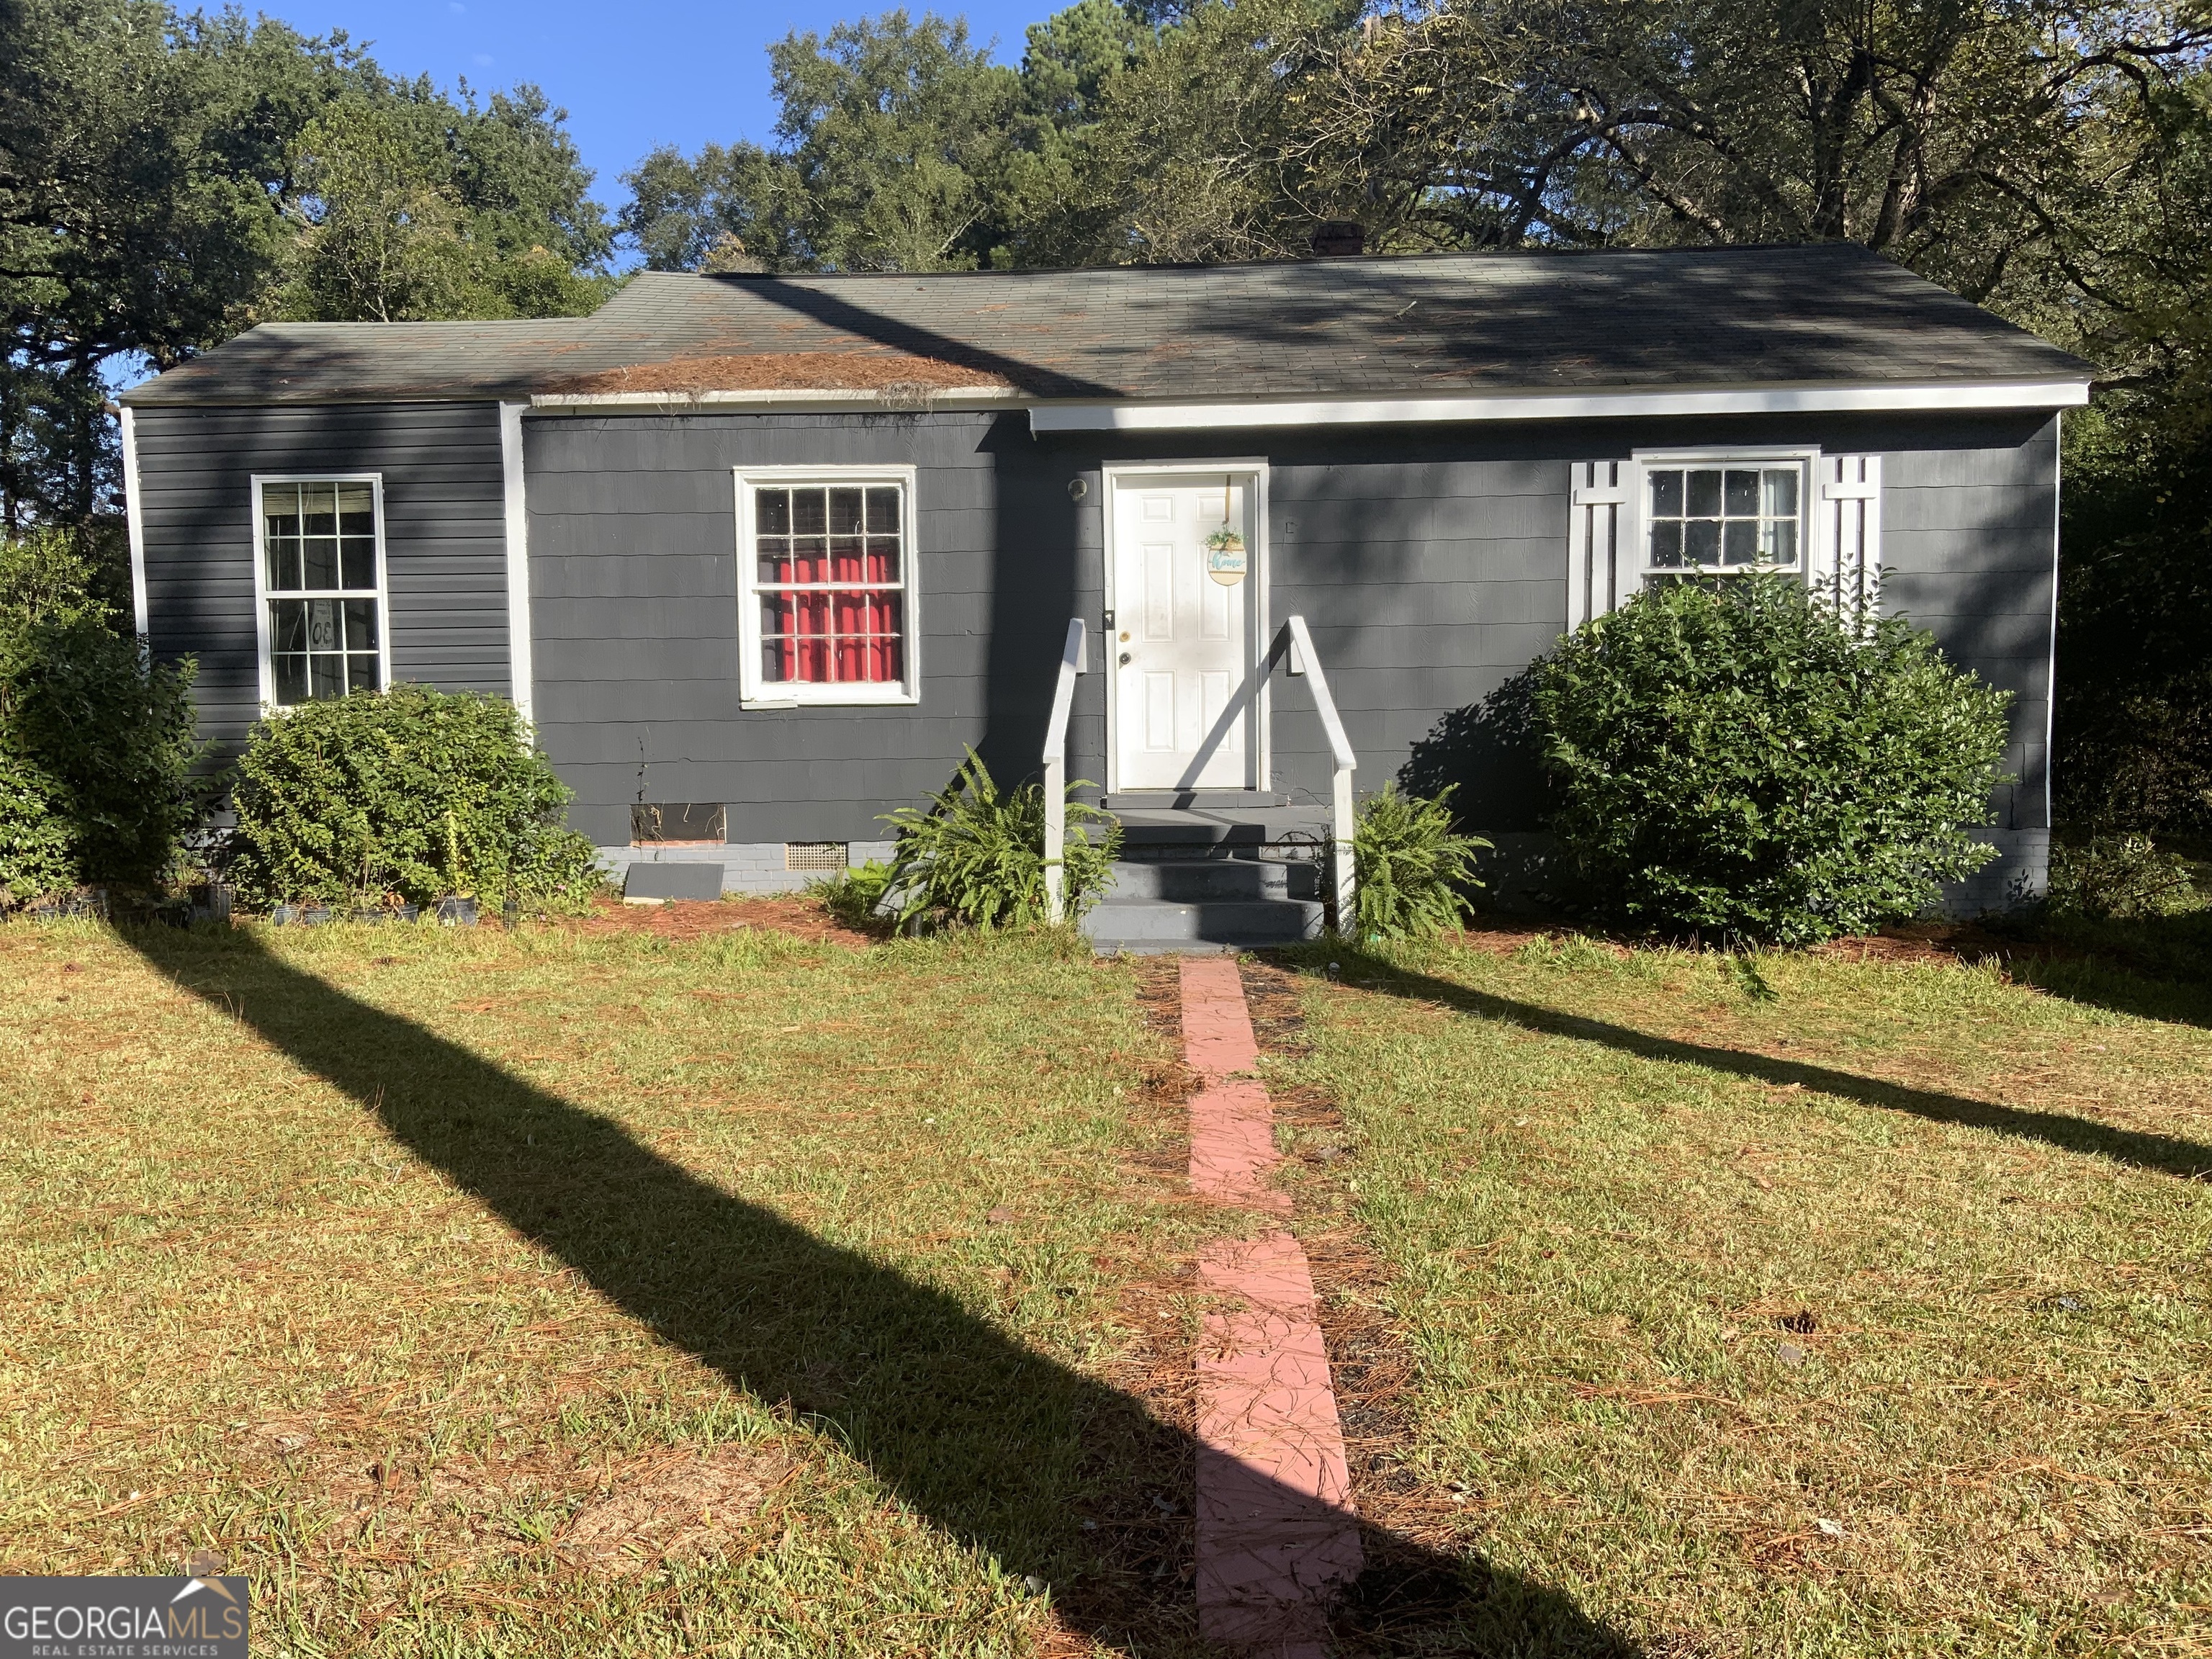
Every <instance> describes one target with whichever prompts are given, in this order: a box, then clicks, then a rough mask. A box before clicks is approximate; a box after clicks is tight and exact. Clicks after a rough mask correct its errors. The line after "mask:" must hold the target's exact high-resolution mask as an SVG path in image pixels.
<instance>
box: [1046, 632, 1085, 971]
mask: <svg viewBox="0 0 2212 1659" xmlns="http://www.w3.org/2000/svg"><path fill="white" fill-rule="evenodd" d="M1084 637H1085V635H1084V627H1083V618H1082V617H1069V618H1068V619H1067V643H1066V645H1065V646H1063V647H1061V648H1060V684H1058V685H1056V686H1055V687H1054V688H1053V693H1052V718H1051V719H1049V720H1047V721H1046V722H1045V728H1044V908H1045V918H1046V920H1047V921H1050V922H1051V923H1052V925H1053V926H1054V927H1058V926H1060V923H1061V922H1063V921H1066V920H1067V720H1068V716H1069V715H1070V714H1073V713H1074V711H1075V677H1076V676H1077V675H1078V674H1080V673H1082V672H1083V671H1084V670H1085V663H1084V660H1083V659H1084V654H1085V653H1084Z"/></svg>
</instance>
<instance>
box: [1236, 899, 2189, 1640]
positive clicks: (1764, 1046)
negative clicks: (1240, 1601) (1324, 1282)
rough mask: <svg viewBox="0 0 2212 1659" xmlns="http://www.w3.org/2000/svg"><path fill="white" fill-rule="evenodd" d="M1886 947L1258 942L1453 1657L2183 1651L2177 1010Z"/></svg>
mask: <svg viewBox="0 0 2212 1659" xmlns="http://www.w3.org/2000/svg"><path fill="white" fill-rule="evenodd" d="M1902 943H1904V944H1905V945H1906V946H1907V948H1905V949H1904V950H1899V951H1879V952H1877V951H1866V952H1863V953H1852V952H1848V951H1827V952H1822V953H1814V954H1806V955H1802V956H1785V955H1766V956H1761V957H1755V958H1752V959H1750V960H1748V961H1743V960H1735V959H1730V958H1727V957H1717V956H1710V955H1700V954H1699V953H1697V952H1694V951H1663V950H1638V949H1630V948H1625V947H1621V946H1619V945H1611V944H1607V943H1606V942H1603V941H1593V940H1589V939H1577V938H1571V937H1570V938H1557V937H1547V936H1541V935H1534V934H1521V935H1517V936H1505V937H1501V936H1500V935H1498V934H1496V933H1492V934H1490V935H1487V936H1486V937H1481V938H1476V939H1459V940H1451V941H1446V942H1443V943H1440V944H1438V945H1433V946H1425V947H1424V946H1407V947H1401V948H1398V949H1395V950H1391V951H1355V950H1353V949H1352V948H1350V947H1348V946H1341V945H1340V946H1335V947H1323V948H1316V949H1314V950H1310V951H1295V952H1288V953H1285V955H1284V956H1283V957H1280V958H1279V962H1280V963H1281V965H1282V966H1283V967H1284V968H1285V969H1287V970H1288V971H1289V972H1290V973H1291V975H1292V976H1293V978H1294V980H1295V989H1296V993H1297V1003H1296V1006H1295V1010H1294V1012H1293V1013H1292V1014H1291V1018H1295V1019H1297V1020H1299V1021H1302V1022H1303V1023H1302V1024H1300V1025H1299V1026H1297V1028H1296V1033H1297V1036H1299V1037H1300V1038H1301V1039H1303V1041H1304V1042H1305V1044H1306V1045H1307V1050H1308V1051H1307V1052H1306V1053H1304V1054H1297V1053H1295V1052H1285V1053H1283V1054H1279V1056H1278V1055H1271V1057H1270V1060H1269V1063H1268V1072H1269V1086H1270V1088H1271V1090H1272V1091H1274V1092H1275V1093H1276V1095H1277V1097H1278V1099H1279V1101H1280V1102H1283V1103H1285V1105H1284V1110H1285V1114H1286V1115H1288V1116H1290V1117H1291V1119H1292V1120H1293V1121H1292V1125H1291V1130H1290V1135H1289V1139H1291V1146H1292V1150H1293V1151H1294V1152H1297V1155H1298V1156H1297V1169H1296V1171H1295V1176H1294V1177H1293V1178H1294V1179H1295V1180H1296V1182H1297V1191H1298V1194H1299V1205H1300V1215H1301V1218H1302V1221H1301V1225H1302V1227H1303V1226H1304V1220H1303V1218H1304V1216H1306V1215H1307V1214H1309V1213H1314V1214H1322V1213H1325V1212H1326V1206H1327V1199H1326V1197H1325V1196H1324V1194H1323V1193H1322V1191H1317V1190H1316V1188H1322V1189H1333V1190H1334V1193H1335V1194H1337V1196H1338V1200H1339V1201H1340V1203H1341V1204H1343V1205H1344V1206H1346V1208H1345V1213H1346V1216H1347V1218H1349V1219H1350V1220H1351V1221H1352V1222H1354V1223H1356V1224H1357V1225H1358V1227H1359V1228H1360V1230H1361V1232H1362V1235H1363V1237H1364V1241H1365V1243H1366V1247H1367V1249H1369V1250H1370V1252H1371V1255H1372V1258H1373V1260H1374V1261H1376V1262H1378V1263H1380V1264H1381V1269H1382V1270H1381V1272H1380V1273H1379V1274H1376V1275H1375V1276H1374V1277H1372V1278H1370V1277H1367V1276H1365V1274H1364V1272H1363V1275H1362V1277H1361V1279H1360V1283H1361V1285H1362V1286H1363V1289H1364V1292H1365V1293H1367V1294H1370V1295H1371V1297H1372V1299H1373V1300H1374V1301H1375V1302H1376V1304H1379V1305H1380V1308H1381V1310H1382V1311H1383V1316H1384V1317H1385V1320H1386V1322H1387V1325H1388V1327H1389V1330H1390V1331H1392V1332H1394V1333H1395V1335H1396V1339H1397V1340H1398V1341H1399V1342H1400V1343H1401V1344H1402V1345H1403V1346H1404V1347H1405V1348H1406V1349H1407V1350H1409V1351H1410V1352H1411V1354H1412V1356H1413V1371H1412V1374H1411V1376H1410V1378H1407V1377H1403V1376H1396V1375H1395V1374H1394V1375H1393V1376H1392V1377H1391V1378H1390V1379H1389V1388H1388V1389H1387V1390H1386V1391H1388V1392H1390V1393H1391V1394H1392V1396H1393V1398H1392V1409H1393V1410H1394V1411H1395V1413H1397V1417H1396V1421H1397V1422H1398V1423H1399V1424H1400V1425H1402V1437H1401V1438H1399V1440H1398V1444H1397V1455H1398V1456H1399V1457H1400V1458H1401V1462H1402V1465H1403V1467H1404V1468H1407V1470H1408V1471H1410V1473H1411V1474H1412V1475H1413V1477H1414V1478H1415V1479H1416V1480H1418V1481H1419V1483H1420V1484H1421V1485H1422V1486H1423V1487H1424V1488H1425V1490H1424V1491H1423V1492H1421V1493H1420V1494H1419V1497H1418V1499H1417V1501H1418V1503H1419V1505H1420V1511H1419V1512H1418V1513H1415V1514H1413V1515H1412V1516H1408V1517H1407V1519H1406V1520H1405V1521H1404V1522H1402V1523H1401V1525H1402V1528H1403V1529H1404V1530H1406V1531H1407V1532H1409V1533H1413V1534H1416V1535H1421V1536H1426V1537H1428V1538H1430V1539H1431V1540H1435V1539H1437V1537H1438V1536H1439V1534H1438V1533H1437V1530H1435V1528H1436V1527H1437V1525H1439V1524H1448V1525H1449V1528H1450V1530H1449V1538H1450V1541H1451V1547H1452V1548H1453V1549H1455V1550H1456V1551H1457V1552H1459V1553H1462V1554H1464V1555H1468V1556H1474V1557H1479V1558H1480V1560H1481V1561H1482V1562H1483V1564H1484V1566H1483V1569H1482V1571H1489V1572H1493V1573H1504V1574H1510V1575H1511V1576H1512V1577H1513V1578H1514V1579H1515V1580H1516V1582H1517V1583H1518V1584H1519V1585H1520V1586H1522V1587H1523V1589H1527V1588H1528V1587H1536V1588H1537V1589H1541V1590H1543V1591H1544V1592H1546V1594H1544V1595H1525V1594H1524V1595H1521V1596H1520V1597H1519V1605H1518V1606H1517V1607H1496V1608H1493V1609H1492V1613H1490V1614H1489V1615H1486V1616H1489V1617H1490V1618H1491V1619H1492V1623H1491V1625H1490V1626H1489V1635H1488V1638H1487V1643H1488V1646H1487V1647H1486V1646H1485V1645H1484V1644H1482V1643H1478V1644H1477V1645H1476V1647H1475V1649H1474V1650H1477V1651H1482V1650H1489V1649H1490V1648H1494V1649H1496V1650H1500V1651H1504V1650H1516V1651H1518V1650H1528V1651H1545V1650H1562V1651H1577V1650H1584V1649H1587V1650H1592V1651H1604V1650H1608V1648H1611V1649H1613V1650H1625V1649H1626V1648H1628V1647H1630V1646H1632V1647H1633V1648H1635V1649H1637V1650H1642V1651H1645V1652H1651V1653H1665V1654H1669V1655H1675V1654H1681V1655H1688V1654H1698V1655H1706V1654H1711V1655H1739V1654H1740V1655H1746V1656H1748V1655H1753V1654H1765V1653H1769V1652H1776V1651H1783V1650H1787V1651H1789V1652H1790V1653H1792V1654H1793V1655H1806V1656H1820V1655H1834V1656H1838V1659H1840V1656H1851V1659H1857V1656H1862V1655H1887V1654H1899V1655H1903V1654H1935V1653H1942V1654H1945V1655H1951V1654H1961V1655H1972V1654H1989V1655H1998V1654H2003V1655H2015V1654H2031V1655H2037V1654H2050V1655H2056V1654H2061V1653H2086V1652H2113V1653H2118V1652H2126V1653H2141V1654H2164V1653H2181V1652H2189V1651H2201V1650H2202V1641H2201V1638H2202V1635H2203V1631H2204V1629H2206V1628H2207V1627H2208V1626H2207V1620H2208V1613H2212V1510H2208V1500H2207V1493H2208V1492H2212V1383H2208V1381H2207V1378H2208V1375H2212V1277H2209V1276H2208V1270H2207V1257H2206V1255H2205V1240H2206V1239H2207V1237H2212V1179H2206V1178H2205V1175H2206V1174H2207V1173H2208V1172H2212V1031H2208V1030H2206V1029H2205V1028H2204V1027H2203V1026H2202V1025H2200V1024H2196V1023H2194V1022H2193V1021H2191V1020H2189V1019H2185V1018H2182V1019H2153V1018H2140V1017H2137V1016H2135V1015H2132V1014H2130V1013H2126V1012H2119V1011H2116V1010H2114V1009H2112V1008H2110V1007H2106V1006H2098V1005H2096V1004H2095V1003H2093V1002H2089V1001H2085V1000H2068V999H2065V998H2062V997H2059V996H2056V995H2051V994H2045V993H2044V992H2040V991H2039V990H2037V989H2036V988H2034V987H2032V986H2028V985H2025V984H2021V983H2017V982H2015V981H2013V980H2012V979H2011V978H2010V977H2009V976H2008V974H2007V973H2006V972H2005V970H2004V969H2002V966H2001V965H1999V964H1997V963H1994V962H1990V961H1983V962H1980V963H1961V962H1960V960H1959V959H1958V957H1957V955H1956V954H1951V955H1949V956H1948V957H1941V956H1938V955H1937V953H1936V947H1934V946H1932V945H1931V946H1930V948H1929V950H1928V951H1927V952H1926V953H1925V954H1923V951H1921V950H1920V949H1918V948H1917V947H1916V946H1914V945H1913V943H1912V942H1911V941H1905V942H1902ZM1920 943H1921V944H1923V945H1925V944H1928V943H1929V942H1927V941H1922V942H1920ZM1855 954H1862V955H1863V957H1864V958H1865V959H1863V960H1855V959H1853V957H1854V955H1855ZM1332 958H1334V959H1335V960H1336V961H1338V963H1340V969H1341V978H1340V981H1339V982H1335V983H1332V982H1330V981H1329V980H1328V977H1327V976H1326V975H1325V973H1324V971H1323V970H1324V969H1325V968H1326V967H1327V965H1328V962H1329V961H1330V960H1331V959H1332ZM1309 1096H1311V1097H1316V1099H1317V1100H1318V1102H1320V1103H1333V1105H1334V1109H1335V1110H1336V1111H1337V1112H1338V1113H1340V1115H1341V1121H1340V1122H1338V1121H1332V1120H1330V1119H1329V1118H1328V1115H1326V1113H1325V1112H1323V1113H1321V1114H1319V1115H1315V1114H1313V1113H1311V1112H1310V1111H1308V1110H1305V1109H1302V1107H1301V1103H1302V1102H1304V1100H1306V1099H1307V1098H1308V1097H1309ZM1324 1154H1326V1156H1324ZM1316 1248H1317V1254H1318V1255H1320V1256H1321V1257H1322V1258H1323V1259H1325V1258H1326V1256H1327V1254H1328V1251H1327V1248H1326V1246H1325V1244H1320V1243H1319V1242H1318V1241H1317V1247H1316ZM1334 1346H1335V1345H1333V1349H1334ZM1354 1346H1359V1347H1361V1348H1363V1349H1365V1348H1371V1347H1373V1346H1376V1344H1375V1342H1374V1340H1373V1339H1372V1338H1368V1337H1361V1338H1359V1339H1358V1340H1357V1342H1356V1344H1355V1345H1354ZM1359 1387H1360V1383H1359V1381H1358V1378H1357V1377H1356V1376H1353V1377H1351V1378H1349V1379H1348V1382H1347V1391H1348V1393H1349V1394H1351V1395H1352V1396H1354V1397H1355V1398H1356V1395H1357V1393H1358V1389H1359ZM1351 1409H1352V1410H1355V1411H1356V1410H1357V1407H1352V1408H1351ZM1438 1489H1441V1490H1442V1491H1443V1493H1444V1495H1445V1500H1446V1502H1447V1503H1448V1504H1449V1506H1450V1508H1451V1510H1452V1511H1453V1513H1452V1515H1451V1516H1449V1517H1446V1516H1443V1514H1442V1512H1441V1511H1440V1510H1437V1508H1436V1507H1435V1504H1434V1494H1435V1493H1436V1492H1437V1491H1438ZM1425 1528H1426V1530H1425ZM1478 1628H1479V1626H1478Z"/></svg>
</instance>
